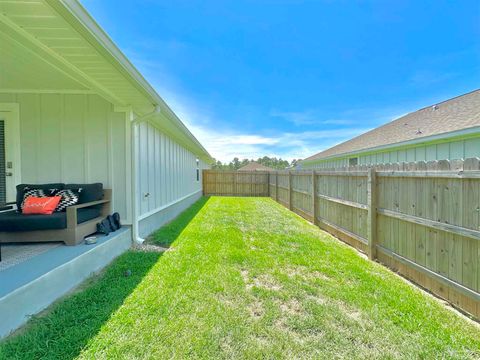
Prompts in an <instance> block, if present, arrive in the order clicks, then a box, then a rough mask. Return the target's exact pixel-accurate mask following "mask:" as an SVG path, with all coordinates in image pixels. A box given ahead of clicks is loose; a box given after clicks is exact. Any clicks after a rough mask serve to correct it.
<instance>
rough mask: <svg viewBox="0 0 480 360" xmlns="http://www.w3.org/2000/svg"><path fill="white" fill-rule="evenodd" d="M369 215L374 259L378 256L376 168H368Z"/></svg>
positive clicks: (370, 250)
mask: <svg viewBox="0 0 480 360" xmlns="http://www.w3.org/2000/svg"><path fill="white" fill-rule="evenodd" d="M367 189H368V196H367V205H368V217H367V239H368V258H369V259H370V260H374V259H375V258H376V257H377V247H376V245H377V244H376V242H377V178H376V173H375V168H369V169H368V183H367Z"/></svg>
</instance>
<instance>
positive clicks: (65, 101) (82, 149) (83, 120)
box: [0, 94, 130, 219]
mask: <svg viewBox="0 0 480 360" xmlns="http://www.w3.org/2000/svg"><path fill="white" fill-rule="evenodd" d="M0 102H4V103H7V102H13V103H18V104H19V106H20V143H21V160H22V167H21V173H22V182H24V183H46V182H64V183H92V182H101V183H103V184H104V187H105V188H112V189H113V197H114V198H113V204H114V209H115V211H118V212H119V213H120V214H121V215H122V218H123V219H128V215H129V214H130V209H129V207H128V206H127V196H128V191H127V181H126V176H127V154H126V153H127V148H126V118H125V114H124V113H116V112H114V111H113V106H112V105H111V104H110V103H109V102H107V101H105V100H104V99H102V98H101V97H99V96H97V95H87V94H82V95H78V94H0ZM7 136H8V135H7Z"/></svg>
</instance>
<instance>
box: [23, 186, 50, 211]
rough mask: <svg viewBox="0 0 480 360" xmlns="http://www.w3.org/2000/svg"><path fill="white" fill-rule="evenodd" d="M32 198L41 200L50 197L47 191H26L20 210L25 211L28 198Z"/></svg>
mask: <svg viewBox="0 0 480 360" xmlns="http://www.w3.org/2000/svg"><path fill="white" fill-rule="evenodd" d="M30 196H35V197H39V198H43V197H47V196H48V195H47V194H45V191H44V190H42V189H30V190H26V191H25V192H24V193H23V201H22V204H21V206H20V210H23V206H24V205H25V200H27V198H28V197H30Z"/></svg>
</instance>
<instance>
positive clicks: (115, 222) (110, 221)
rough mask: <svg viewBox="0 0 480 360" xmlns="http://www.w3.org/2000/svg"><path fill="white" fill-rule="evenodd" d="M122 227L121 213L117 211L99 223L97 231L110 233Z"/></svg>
mask: <svg viewBox="0 0 480 360" xmlns="http://www.w3.org/2000/svg"><path fill="white" fill-rule="evenodd" d="M121 227H122V224H120V214H119V213H117V212H116V213H114V214H113V215H108V216H107V217H106V218H105V219H103V220H102V221H101V222H99V223H98V224H97V232H99V233H101V234H105V235H108V234H110V233H111V232H114V231H117V230H118V229H120V228H121Z"/></svg>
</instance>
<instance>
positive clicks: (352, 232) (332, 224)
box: [204, 158, 480, 318]
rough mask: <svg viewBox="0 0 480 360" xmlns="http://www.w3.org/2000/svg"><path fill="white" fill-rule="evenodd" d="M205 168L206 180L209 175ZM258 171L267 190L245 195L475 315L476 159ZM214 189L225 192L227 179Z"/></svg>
mask: <svg viewBox="0 0 480 360" xmlns="http://www.w3.org/2000/svg"><path fill="white" fill-rule="evenodd" d="M206 173H209V174H208V175H207V176H208V177H210V179H211V181H212V176H213V173H215V172H214V171H207V172H206ZM217 173H218V172H217ZM252 176H253V175H252ZM263 176H264V178H263V179H264V180H265V181H266V182H268V189H267V190H266V191H265V192H259V193H258V194H255V193H253V192H250V193H249V194H245V195H249V196H264V195H265V194H269V195H270V197H271V198H273V199H274V200H276V201H277V202H279V203H280V204H282V205H284V206H286V207H288V208H289V209H290V210H292V211H294V212H296V213H297V214H299V215H300V216H302V217H304V218H306V219H308V220H309V221H312V222H313V223H315V224H316V225H318V226H319V227H321V228H323V229H325V230H327V231H328V232H330V233H332V234H334V235H335V236H337V237H338V238H340V239H341V240H343V241H345V242H347V243H349V244H350V245H352V246H354V247H355V248H357V249H359V250H360V251H362V252H365V253H366V254H368V256H369V257H370V258H371V259H377V260H378V261H380V262H382V263H384V264H385V265H387V266H388V267H390V268H391V269H393V270H396V271H398V272H400V273H401V274H403V275H404V276H406V277H408V278H410V279H411V280H413V281H414V282H416V283H417V284H419V285H421V286H423V287H425V288H427V289H428V290H430V291H432V292H433V293H435V294H437V295H438V296H440V297H442V298H444V299H446V300H448V301H450V302H451V303H452V304H454V305H455V306H457V307H459V308H461V309H462V310H464V311H466V312H468V313H470V314H472V315H474V316H475V317H477V318H480V161H479V159H477V158H474V159H467V160H465V161H433V162H427V163H426V162H417V163H398V164H387V165H378V166H375V168H367V167H366V166H356V167H351V168H344V169H335V170H322V171H315V172H313V171H279V172H270V173H269V174H263ZM214 178H215V179H216V178H217V177H214ZM220 179H221V180H222V181H223V182H227V181H228V180H227V178H225V177H220ZM229 179H233V177H232V176H231V177H230V178H229ZM204 180H205V177H204ZM255 181H257V182H259V181H261V178H258V177H257V178H255ZM212 182H213V181H212ZM210 186H213V185H210ZM221 186H223V188H221ZM221 186H220V185H219V187H220V188H221V189H225V188H226V189H232V187H231V186H232V184H230V187H228V185H226V184H223V183H222V184H221ZM255 186H260V185H259V184H258V183H255ZM246 188H248V186H246V187H245V188H243V190H242V191H246V190H245V189H246ZM252 188H254V187H253V184H252ZM204 189H209V191H206V192H205V193H206V194H207V195H227V194H226V193H225V194H224V193H221V192H220V191H219V192H215V191H214V190H215V189H216V188H215V187H210V188H204ZM230 191H231V190H230ZM257 191H258V188H257ZM226 192H228V191H226ZM230 194H231V193H228V195H230ZM235 195H243V194H240V193H235Z"/></svg>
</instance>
